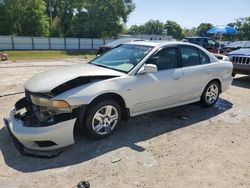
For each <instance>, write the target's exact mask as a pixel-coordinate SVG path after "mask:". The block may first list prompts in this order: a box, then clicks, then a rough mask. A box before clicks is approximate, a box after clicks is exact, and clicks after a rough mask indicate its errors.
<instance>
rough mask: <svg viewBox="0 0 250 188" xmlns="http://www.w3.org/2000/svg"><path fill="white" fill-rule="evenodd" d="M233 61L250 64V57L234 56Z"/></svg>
mask: <svg viewBox="0 0 250 188" xmlns="http://www.w3.org/2000/svg"><path fill="white" fill-rule="evenodd" d="M232 62H233V63H234V64H242V65H249V64H250V57H244V56H233V57H232Z"/></svg>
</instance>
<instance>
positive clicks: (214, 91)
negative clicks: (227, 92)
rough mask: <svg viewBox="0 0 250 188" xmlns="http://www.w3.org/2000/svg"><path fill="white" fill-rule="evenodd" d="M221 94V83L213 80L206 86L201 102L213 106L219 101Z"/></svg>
mask: <svg viewBox="0 0 250 188" xmlns="http://www.w3.org/2000/svg"><path fill="white" fill-rule="evenodd" d="M219 94H220V86H219V83H218V82H217V81H212V82H210V83H209V84H208V85H207V87H206V88H205V90H204V92H203V94H202V97H201V102H202V103H203V104H204V105H205V106H206V107H211V106H213V105H214V104H215V103H216V102H217V100H218V98H219Z"/></svg>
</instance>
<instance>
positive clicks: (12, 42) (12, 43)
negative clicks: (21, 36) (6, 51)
mask: <svg viewBox="0 0 250 188" xmlns="http://www.w3.org/2000/svg"><path fill="white" fill-rule="evenodd" d="M11 46H12V50H15V44H14V38H13V37H11Z"/></svg>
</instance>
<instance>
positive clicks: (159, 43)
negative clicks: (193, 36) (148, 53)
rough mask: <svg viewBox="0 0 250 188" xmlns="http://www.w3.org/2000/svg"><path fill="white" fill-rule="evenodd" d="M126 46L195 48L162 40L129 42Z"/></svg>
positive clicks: (186, 43)
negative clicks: (180, 46) (183, 46)
mask: <svg viewBox="0 0 250 188" xmlns="http://www.w3.org/2000/svg"><path fill="white" fill-rule="evenodd" d="M126 44H133V45H142V46H151V47H161V46H168V45H169V46H171V45H178V44H179V45H189V46H197V45H195V44H192V43H189V42H181V41H164V40H159V41H158V40H157V41H150V40H149V41H136V42H130V43H126Z"/></svg>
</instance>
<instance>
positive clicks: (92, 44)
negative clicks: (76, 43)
mask: <svg viewBox="0 0 250 188" xmlns="http://www.w3.org/2000/svg"><path fill="white" fill-rule="evenodd" d="M91 49H92V50H94V40H93V38H91Z"/></svg>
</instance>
